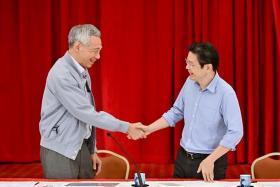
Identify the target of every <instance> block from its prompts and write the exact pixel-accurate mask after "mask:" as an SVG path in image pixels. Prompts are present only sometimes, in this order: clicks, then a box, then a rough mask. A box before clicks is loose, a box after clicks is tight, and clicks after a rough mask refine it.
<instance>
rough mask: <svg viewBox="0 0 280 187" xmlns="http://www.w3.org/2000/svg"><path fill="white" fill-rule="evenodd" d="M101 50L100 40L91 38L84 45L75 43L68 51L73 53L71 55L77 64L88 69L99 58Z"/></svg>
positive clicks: (94, 37)
mask: <svg viewBox="0 0 280 187" xmlns="http://www.w3.org/2000/svg"><path fill="white" fill-rule="evenodd" d="M101 49H102V43H101V39H100V38H99V37H96V36H91V37H90V40H89V42H88V43H87V44H86V45H85V44H82V43H81V42H78V41H77V42H75V44H74V46H73V47H72V49H71V50H70V51H71V54H72V53H73V54H72V55H73V57H74V58H75V59H76V60H77V62H78V63H79V64H80V65H81V66H83V67H84V68H87V69H88V68H91V66H92V65H93V64H94V63H95V62H96V61H97V60H98V59H99V58H100V51H101Z"/></svg>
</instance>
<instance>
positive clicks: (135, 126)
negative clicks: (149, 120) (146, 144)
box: [127, 122, 146, 140]
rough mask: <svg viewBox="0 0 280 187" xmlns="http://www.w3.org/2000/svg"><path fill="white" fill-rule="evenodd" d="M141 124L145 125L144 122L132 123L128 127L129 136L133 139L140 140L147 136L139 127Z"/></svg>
mask: <svg viewBox="0 0 280 187" xmlns="http://www.w3.org/2000/svg"><path fill="white" fill-rule="evenodd" d="M139 126H143V124H142V123H140V122H138V123H130V124H129V127H128V131H127V134H128V138H129V139H133V140H138V139H140V138H141V139H142V138H146V134H145V133H144V132H143V130H141V129H140V128H139Z"/></svg>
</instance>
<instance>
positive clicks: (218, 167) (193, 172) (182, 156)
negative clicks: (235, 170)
mask: <svg viewBox="0 0 280 187" xmlns="http://www.w3.org/2000/svg"><path fill="white" fill-rule="evenodd" d="M207 156H208V154H197V153H187V152H186V151H185V150H184V149H183V148H182V147H181V148H180V149H179V151H178V153H177V157H176V161H175V168H174V177H175V178H197V179H203V176H202V172H200V173H197V170H198V167H199V164H200V163H201V162H202V161H203V160H204V159H205V158H206V157H207ZM226 169H227V155H223V156H222V157H220V158H219V159H218V160H216V162H215V163H214V179H215V180H217V179H224V178H225V174H226Z"/></svg>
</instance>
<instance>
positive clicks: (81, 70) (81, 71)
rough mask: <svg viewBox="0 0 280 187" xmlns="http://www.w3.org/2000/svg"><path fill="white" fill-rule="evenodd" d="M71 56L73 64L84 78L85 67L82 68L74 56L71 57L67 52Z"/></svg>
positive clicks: (85, 73)
mask: <svg viewBox="0 0 280 187" xmlns="http://www.w3.org/2000/svg"><path fill="white" fill-rule="evenodd" d="M68 54H69V55H70V57H71V59H72V60H73V62H74V65H75V66H76V68H77V69H78V71H79V73H80V75H81V76H82V77H83V78H86V76H87V71H86V69H85V68H83V67H82V66H81V65H80V64H79V63H78V62H77V61H76V60H75V58H74V57H72V55H71V54H70V53H68Z"/></svg>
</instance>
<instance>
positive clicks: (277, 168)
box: [251, 152, 280, 179]
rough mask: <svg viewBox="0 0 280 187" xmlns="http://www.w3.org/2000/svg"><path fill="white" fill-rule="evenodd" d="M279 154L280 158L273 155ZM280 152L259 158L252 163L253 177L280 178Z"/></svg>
mask: <svg viewBox="0 0 280 187" xmlns="http://www.w3.org/2000/svg"><path fill="white" fill-rule="evenodd" d="M275 156H277V157H278V159H273V158H271V157H275ZM279 156H280V152H274V153H269V154H266V155H264V156H262V157H259V158H257V159H256V160H254V162H253V163H252V165H251V174H252V179H280V160H279Z"/></svg>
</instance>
